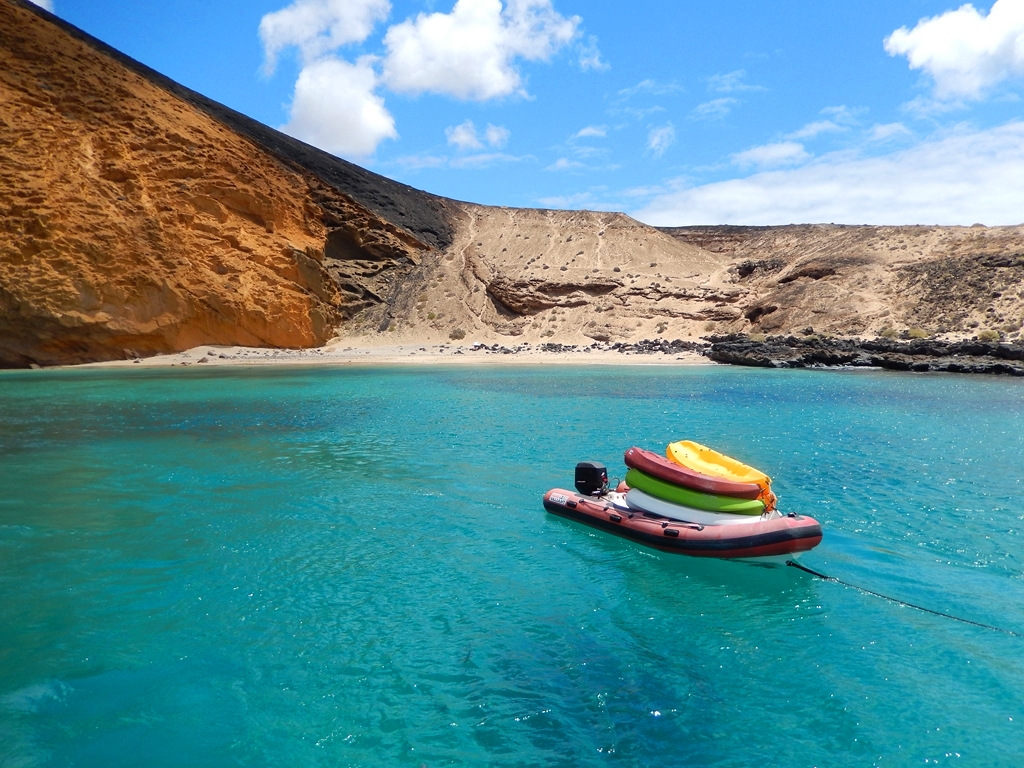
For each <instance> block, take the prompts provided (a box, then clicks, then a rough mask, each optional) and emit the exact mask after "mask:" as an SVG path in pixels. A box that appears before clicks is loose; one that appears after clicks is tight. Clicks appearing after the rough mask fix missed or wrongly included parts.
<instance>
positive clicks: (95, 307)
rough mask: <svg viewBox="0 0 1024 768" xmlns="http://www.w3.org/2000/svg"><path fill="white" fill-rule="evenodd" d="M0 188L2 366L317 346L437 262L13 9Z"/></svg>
mask: <svg viewBox="0 0 1024 768" xmlns="http://www.w3.org/2000/svg"><path fill="white" fill-rule="evenodd" d="M0 189H3V190H4V194H3V195H2V197H0V366H26V365H29V364H32V363H37V364H44V365H45V364H54V363H73V362H86V361H95V360H106V359H116V358H124V357H126V356H134V355H148V354H153V353H158V352H171V351H178V350H183V349H187V348H190V347H193V346H196V345H198V344H203V343H212V344H218V343H219V344H244V345H251V346H273V347H308V346H314V345H318V344H322V343H323V342H325V341H326V340H327V339H330V338H331V337H333V336H334V335H335V329H336V327H337V326H338V324H339V323H340V322H342V321H343V320H344V319H345V318H346V317H350V316H352V315H353V314H355V313H357V312H359V311H360V310H362V309H364V308H365V307H366V306H367V305H368V304H372V303H374V302H380V301H383V299H382V298H381V296H380V294H381V293H382V292H386V291H387V289H388V286H389V285H390V284H391V283H393V282H394V281H395V280H396V279H399V278H400V277H401V275H402V274H403V273H404V272H405V271H407V270H408V269H409V268H411V267H412V266H413V265H414V264H415V262H416V260H417V259H418V254H419V253H421V252H423V251H424V250H426V249H427V246H426V245H425V244H423V243H422V242H421V241H419V240H418V239H417V238H415V237H414V236H412V235H411V234H410V233H408V232H407V231H405V230H403V229H401V228H400V227H397V226H395V225H393V224H391V223H389V222H387V221H385V220H383V219H381V217H380V216H379V215H377V214H376V213H374V212H372V211H371V210H370V209H368V208H367V207H366V206H364V205H361V204H360V203H358V202H356V201H355V200H354V199H353V198H352V197H351V196H348V195H346V194H344V193H342V192H339V191H338V190H337V189H335V188H333V187H331V186H330V185H328V184H326V183H325V182H323V181H322V180H321V179H319V178H317V177H316V176H314V175H313V174H311V173H309V172H306V171H304V170H303V169H302V168H298V167H296V166H294V165H291V164H285V163H284V162H282V161H281V160H280V159H279V157H276V156H275V155H273V154H271V153H269V152H267V151H265V150H264V149H262V148H261V147H258V146H256V145H255V144H253V142H252V141H251V140H250V139H248V138H247V137H245V136H242V135H240V134H239V133H237V132H235V131H233V130H231V129H230V128H228V127H226V126H225V125H223V124H221V123H219V122H217V121H216V120H214V119H212V118H211V117H210V115H209V114H207V113H205V112H204V111H202V110H199V109H197V108H195V107H194V106H192V105H190V104H189V103H187V102H184V101H182V100H181V99H180V98H178V97H177V96H176V95H174V94H172V93H169V92H168V91H166V90H164V89H162V88H160V87H157V86H156V85H154V84H153V83H152V82H151V81H150V80H148V79H146V78H145V77H142V76H140V75H139V74H138V73H136V72H135V71H133V70H132V69H130V68H128V67H125V66H122V65H121V64H120V63H118V62H117V61H115V60H112V59H111V58H110V57H109V56H108V55H106V54H105V53H103V52H102V51H98V50H96V48H95V47H94V46H91V45H90V44H88V43H87V42H85V41H83V40H81V39H78V38H76V37H74V36H71V35H69V34H67V33H66V32H65V31H64V30H63V29H62V28H61V27H59V26H57V25H55V24H54V23H52V22H51V21H49V20H48V19H47V18H46V14H44V13H41V12H38V11H36V10H35V9H32V8H29V7H27V6H25V5H23V4H22V3H19V2H14V1H12V0H0ZM342 241H344V242H346V243H348V244H349V245H348V246H347V249H342V250H343V251H344V254H343V255H342V256H341V257H339V254H338V248H337V246H336V244H337V243H338V242H342ZM325 250H326V253H325ZM360 256H361V257H363V258H362V259H359V258H354V257H360ZM364 263H372V265H373V266H372V268H366V267H365V266H364ZM392 273H393V274H392Z"/></svg>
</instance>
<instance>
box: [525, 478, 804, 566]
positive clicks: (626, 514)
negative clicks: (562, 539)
mask: <svg viewBox="0 0 1024 768" xmlns="http://www.w3.org/2000/svg"><path fill="white" fill-rule="evenodd" d="M632 493H634V491H632V490H631V491H629V494H632ZM629 494H622V493H617V492H615V491H610V492H608V493H607V494H605V495H604V496H600V497H593V496H582V495H580V494H579V493H575V492H573V491H567V490H564V489H562V488H553V489H551V490H550V491H548V492H547V493H546V494H544V508H545V509H546V510H547V511H548V512H550V513H552V514H554V515H559V516H560V517H566V518H569V519H570V520H575V521H577V522H580V523H584V524H585V525H589V526H592V527H594V528H599V529H600V530H602V531H607V532H608V533H613V534H615V535H616V536H621V537H623V538H625V539H631V540H633V541H636V542H638V543H640V544H645V545H647V546H648V547H653V548H654V549H660V550H661V551H663V552H672V553H675V554H680V555H691V556H694V557H720V558H726V559H741V560H755V561H766V562H776V563H784V562H785V561H786V560H795V559H796V558H797V557H799V555H800V553H802V552H806V551H808V550H810V549H813V548H814V547H816V546H817V545H818V544H819V543H820V542H821V526H820V525H819V524H818V521H817V520H815V519H814V518H811V517H805V516H803V515H795V514H789V515H783V514H780V513H779V512H769V513H766V514H765V515H764V516H760V515H759V516H752V515H734V516H730V519H727V520H721V519H720V520H717V521H716V522H714V523H712V522H710V521H709V522H698V521H697V520H683V519H679V518H681V517H682V515H679V517H678V518H677V517H668V516H666V515H661V514H658V513H656V512H651V511H648V510H643V509H640V508H638V507H637V506H635V504H634V505H633V506H631V505H630V504H629V503H628V502H627V497H628V495H629ZM705 514H713V513H705ZM705 519H706V518H705Z"/></svg>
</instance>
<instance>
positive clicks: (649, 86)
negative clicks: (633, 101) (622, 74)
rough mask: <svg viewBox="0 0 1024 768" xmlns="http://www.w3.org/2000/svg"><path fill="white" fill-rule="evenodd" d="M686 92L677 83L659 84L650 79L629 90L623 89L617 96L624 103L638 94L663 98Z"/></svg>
mask: <svg viewBox="0 0 1024 768" xmlns="http://www.w3.org/2000/svg"><path fill="white" fill-rule="evenodd" d="M685 90H686V89H685V88H683V86H681V85H677V84H676V83H659V82H658V81H657V80H652V79H650V78H648V79H646V80H641V81H640V82H639V83H637V84H636V85H632V86H630V87H629V88H623V89H622V90H621V91H619V92H618V94H617V95H618V96H619V99H618V100H619V101H622V100H624V99H629V98H632V97H633V96H636V95H637V94H638V93H653V94H655V95H656V96H661V95H663V94H666V93H676V92H678V91H685Z"/></svg>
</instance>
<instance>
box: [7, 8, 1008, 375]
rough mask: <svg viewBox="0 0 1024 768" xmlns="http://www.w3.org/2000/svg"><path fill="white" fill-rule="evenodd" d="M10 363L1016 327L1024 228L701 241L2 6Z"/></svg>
mask: <svg viewBox="0 0 1024 768" xmlns="http://www.w3.org/2000/svg"><path fill="white" fill-rule="evenodd" d="M0 188H2V189H3V190H4V194H3V195H2V196H0V366H26V365H29V364H44V365H45V364H54V363H68V362H84V361H91V360H106V359H118V358H124V357H126V356H134V355H148V354H153V353H158V352H170V351H177V350H182V349H187V348H189V347H193V346H196V345H198V344H201V343H205V344H245V345H252V346H271V347H308V346H316V345H321V344H323V343H325V342H326V341H328V340H330V339H332V338H334V337H335V336H337V335H340V336H342V337H345V338H348V339H351V340H352V342H353V343H359V344H374V343H388V344H395V343H407V342H437V341H447V340H449V339H452V338H456V339H458V338H467V339H473V340H481V341H530V342H537V341H558V342H562V343H585V342H588V341H590V340H609V341H612V340H622V341H633V340H637V339H641V338H651V337H655V336H661V337H665V338H687V337H691V338H692V337H697V336H700V335H703V334H705V333H707V332H709V331H715V332H728V331H762V332H770V333H774V332H779V331H790V330H798V329H802V328H805V327H813V328H814V329H815V330H816V331H819V332H826V333H835V334H874V333H879V332H882V331H893V332H895V331H905V330H908V329H910V328H920V329H923V331H926V332H928V333H932V332H951V333H958V334H968V335H970V334H971V333H975V332H977V330H980V329H989V330H993V329H994V330H998V331H1000V332H1002V333H1005V334H1011V335H1012V334H1014V333H1015V332H1016V330H1015V329H1016V328H1019V326H1020V321H1021V319H1022V316H1024V296H1022V292H1024V230H1022V229H1021V228H992V229H986V228H983V227H972V228H956V227H835V226H794V227H771V228H757V227H688V228H675V229H663V230H658V229H654V228H652V227H648V226H645V225H643V224H641V223H639V222H637V221H635V220H633V219H630V218H629V217H627V216H625V215H623V214H614V213H594V212H570V211H543V210H525V209H508V208H493V207H485V206H477V205H472V204H469V203H460V202H456V201H452V200H447V199H444V198H440V197H437V196H434V195H430V194H428V193H426V192H422V191H419V190H416V189H413V188H411V187H408V186H406V185H403V184H399V183H397V182H395V181H392V180H390V179H387V178H384V177H382V176H379V175H377V174H374V173H371V172H369V171H367V170H365V169H362V168H360V167H358V166H356V165H353V164H351V163H348V162H345V161H344V160H340V159H338V158H335V157H333V156H331V155H328V154H326V153H324V152H321V151H320V150H317V149H315V148H313V147H310V146H308V145H306V144H303V143H302V142H300V141H297V140H295V139H292V138H290V137H287V136H285V135H283V134H281V133H279V132H278V131H275V130H273V129H271V128H268V127H267V126H264V125H261V124H260V123H257V122H256V121H253V120H251V119H250V118H247V117H245V116H244V115H241V114H239V113H238V112H235V111H233V110H231V109H229V108H227V107H224V106H223V105H220V104H217V103H216V102H213V101H211V100H209V99H207V98H205V97H203V96H202V95H201V94H197V93H195V92H194V91H191V90H189V89H187V88H185V87H183V86H181V85H179V84H177V83H175V82H173V81H171V80H169V79H168V78H166V77H164V76H162V75H160V74H159V73H157V72H154V71H153V70H151V69H149V68H147V67H145V66H144V65H142V64H140V63H138V62H136V61H134V60H132V59H130V58H128V57H126V56H124V55H123V54H120V53H119V52H117V51H115V50H113V49H111V48H110V47H108V46H106V45H104V44H103V43H101V42H100V41H98V40H95V39H94V38H91V37H90V36H88V35H86V34H85V33H83V32H81V31H80V30H78V29H76V28H74V27H72V26H70V25H68V24H66V23H65V22H62V21H60V20H59V19H57V18H56V17H54V16H52V15H51V14H48V13H47V12H46V11H43V10H41V9H39V8H38V7H36V6H34V5H31V4H28V3H26V2H24V0H0Z"/></svg>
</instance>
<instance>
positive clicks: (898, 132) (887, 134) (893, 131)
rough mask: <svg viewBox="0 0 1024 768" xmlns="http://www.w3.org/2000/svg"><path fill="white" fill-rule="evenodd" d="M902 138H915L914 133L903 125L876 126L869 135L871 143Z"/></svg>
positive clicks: (887, 124)
mask: <svg viewBox="0 0 1024 768" xmlns="http://www.w3.org/2000/svg"><path fill="white" fill-rule="evenodd" d="M900 136H913V133H912V132H911V130H910V129H909V128H907V126H905V125H904V124H903V123H886V124H885V125H874V126H872V127H871V131H870V132H869V133H868V138H869V139H870V140H871V141H889V140H890V139H895V138H897V137H900Z"/></svg>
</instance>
